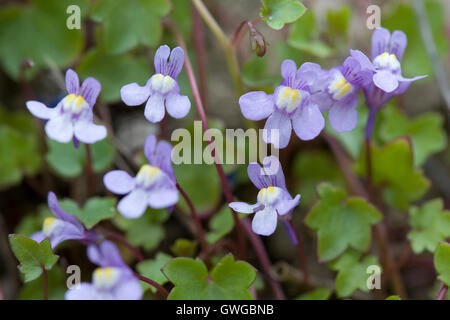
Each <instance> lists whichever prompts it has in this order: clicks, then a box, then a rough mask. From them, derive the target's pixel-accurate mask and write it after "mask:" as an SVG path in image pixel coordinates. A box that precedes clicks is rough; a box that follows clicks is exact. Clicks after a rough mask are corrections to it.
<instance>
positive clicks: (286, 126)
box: [263, 111, 292, 149]
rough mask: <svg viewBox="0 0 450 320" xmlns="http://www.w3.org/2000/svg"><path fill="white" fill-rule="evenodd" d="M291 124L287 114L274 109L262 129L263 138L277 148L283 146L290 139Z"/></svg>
mask: <svg viewBox="0 0 450 320" xmlns="http://www.w3.org/2000/svg"><path fill="white" fill-rule="evenodd" d="M291 132H292V124H291V119H290V118H289V116H288V115H287V114H286V113H284V112H280V111H275V112H274V113H272V115H271V116H270V117H269V118H268V119H267V121H266V125H265V126H264V130H263V139H264V141H265V142H266V143H271V144H273V145H274V146H275V148H277V149H282V148H285V147H286V146H287V145H288V144H289V140H290V139H291Z"/></svg>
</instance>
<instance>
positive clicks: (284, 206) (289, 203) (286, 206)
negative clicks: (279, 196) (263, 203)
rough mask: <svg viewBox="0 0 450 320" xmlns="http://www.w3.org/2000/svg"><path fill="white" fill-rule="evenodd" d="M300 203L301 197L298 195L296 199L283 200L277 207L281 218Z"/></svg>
mask: <svg viewBox="0 0 450 320" xmlns="http://www.w3.org/2000/svg"><path fill="white" fill-rule="evenodd" d="M299 203H300V195H299V194H298V195H296V196H295V198H294V199H288V200H281V201H280V202H279V203H278V205H277V211H278V214H279V215H280V216H283V215H285V214H288V213H289V212H291V211H292V210H293V209H294V208H295V207H296V206H298V204H299Z"/></svg>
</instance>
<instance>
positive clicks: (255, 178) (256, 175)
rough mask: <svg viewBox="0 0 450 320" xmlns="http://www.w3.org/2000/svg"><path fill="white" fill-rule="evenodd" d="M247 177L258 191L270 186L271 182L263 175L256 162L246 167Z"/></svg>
mask: <svg viewBox="0 0 450 320" xmlns="http://www.w3.org/2000/svg"><path fill="white" fill-rule="evenodd" d="M247 175H248V178H249V179H250V181H251V182H252V183H253V184H254V185H255V187H257V188H258V189H262V188H267V187H269V186H270V185H271V180H270V178H269V177H268V176H267V175H264V171H263V170H262V169H261V166H260V165H259V164H258V163H257V162H252V163H250V164H249V165H248V167H247Z"/></svg>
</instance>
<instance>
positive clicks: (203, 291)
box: [163, 254, 256, 300]
mask: <svg viewBox="0 0 450 320" xmlns="http://www.w3.org/2000/svg"><path fill="white" fill-rule="evenodd" d="M163 271H164V274H165V275H166V276H167V278H168V279H169V281H170V282H172V283H173V284H174V285H175V287H174V288H173V289H172V290H171V291H170V294H169V297H168V299H169V300H218V299H223V300H231V299H236V300H251V299H253V297H252V295H251V293H250V291H249V290H248V288H249V287H250V285H251V284H252V283H253V281H254V280H255V277H256V272H255V269H254V268H253V267H252V266H250V265H249V264H248V263H246V262H243V261H235V260H234V258H233V256H232V255H231V254H230V255H227V256H225V257H224V258H223V259H222V260H221V261H220V262H219V263H218V264H217V265H216V266H215V267H214V269H213V270H212V271H211V274H210V275H209V276H208V270H207V268H206V266H205V264H204V263H203V262H202V261H201V260H200V259H196V260H194V259H189V258H176V259H174V260H172V262H170V263H169V264H168V265H166V267H165V268H164V270H163Z"/></svg>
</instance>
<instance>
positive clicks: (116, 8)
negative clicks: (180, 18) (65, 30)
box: [91, 0, 170, 54]
mask: <svg viewBox="0 0 450 320" xmlns="http://www.w3.org/2000/svg"><path fill="white" fill-rule="evenodd" d="M169 9H170V5H169V2H168V1H167V0H99V1H97V2H96V3H95V5H94V7H93V9H92V15H91V16H92V19H93V20H95V21H97V22H100V23H102V24H103V27H104V40H105V49H106V51H107V52H108V53H111V54H121V53H125V52H127V51H128V50H130V49H133V48H135V47H136V46H138V45H144V46H155V45H157V44H158V42H159V39H160V38H161V34H162V28H161V22H160V20H159V19H160V18H161V17H163V16H165V15H166V14H168V13H169Z"/></svg>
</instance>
